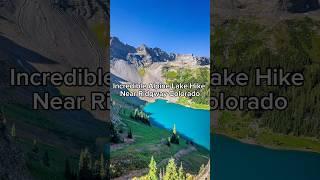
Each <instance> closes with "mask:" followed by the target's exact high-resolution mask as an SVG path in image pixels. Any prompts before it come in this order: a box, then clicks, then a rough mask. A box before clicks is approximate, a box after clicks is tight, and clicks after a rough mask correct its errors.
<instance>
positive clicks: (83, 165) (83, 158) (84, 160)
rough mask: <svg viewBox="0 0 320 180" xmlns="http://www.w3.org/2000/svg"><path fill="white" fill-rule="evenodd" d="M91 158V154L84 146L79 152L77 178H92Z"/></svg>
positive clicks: (84, 179) (82, 179)
mask: <svg viewBox="0 0 320 180" xmlns="http://www.w3.org/2000/svg"><path fill="white" fill-rule="evenodd" d="M91 170H92V159H91V154H90V152H89V150H88V148H86V149H85V150H84V151H81V153H80V160H79V180H87V179H92V178H93V175H92V171H91Z"/></svg>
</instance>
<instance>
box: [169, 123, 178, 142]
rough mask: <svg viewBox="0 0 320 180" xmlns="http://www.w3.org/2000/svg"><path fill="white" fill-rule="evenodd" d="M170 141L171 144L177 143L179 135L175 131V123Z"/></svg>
mask: <svg viewBox="0 0 320 180" xmlns="http://www.w3.org/2000/svg"><path fill="white" fill-rule="evenodd" d="M170 142H171V143H173V144H179V135H178V133H177V129H176V125H175V124H174V125H173V130H172V136H171V139H170Z"/></svg>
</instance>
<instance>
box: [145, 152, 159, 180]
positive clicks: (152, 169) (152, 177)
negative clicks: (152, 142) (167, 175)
mask: <svg viewBox="0 0 320 180" xmlns="http://www.w3.org/2000/svg"><path fill="white" fill-rule="evenodd" d="M147 179H148V180H158V177H157V163H156V161H155V160H154V158H153V156H152V157H151V160H150V164H149V173H148V175H147Z"/></svg>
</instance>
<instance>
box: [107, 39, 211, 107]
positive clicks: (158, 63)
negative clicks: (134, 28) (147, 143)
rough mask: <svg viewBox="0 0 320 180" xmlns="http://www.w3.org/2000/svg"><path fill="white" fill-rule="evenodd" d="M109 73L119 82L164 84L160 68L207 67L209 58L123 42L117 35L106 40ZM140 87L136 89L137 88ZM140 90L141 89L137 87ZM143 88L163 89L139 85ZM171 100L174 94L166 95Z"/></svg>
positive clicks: (148, 99)
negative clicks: (108, 41)
mask: <svg viewBox="0 0 320 180" xmlns="http://www.w3.org/2000/svg"><path fill="white" fill-rule="evenodd" d="M110 52H111V64H110V66H111V73H112V75H114V76H116V77H119V78H121V79H122V82H120V83H128V84H130V83H142V84H149V83H157V84H165V78H164V77H163V74H162V71H163V68H169V69H179V68H189V69H195V68H200V67H208V66H209V63H210V60H209V58H206V57H198V56H195V55H193V54H175V53H167V52H165V51H163V50H161V49H160V48H150V47H148V46H147V45H141V46H139V47H137V48H134V47H133V46H130V45H128V44H124V43H123V42H121V41H120V40H119V39H118V38H117V37H112V38H111V40H110ZM137 90H140V89H137ZM141 90H142V89H141ZM143 90H145V91H153V92H155V91H156V92H164V91H168V90H167V89H163V90H159V89H143ZM139 98H140V99H142V100H145V101H148V102H153V101H154V100H155V99H156V98H150V97H139ZM166 100H170V101H172V102H175V101H177V98H171V97H166Z"/></svg>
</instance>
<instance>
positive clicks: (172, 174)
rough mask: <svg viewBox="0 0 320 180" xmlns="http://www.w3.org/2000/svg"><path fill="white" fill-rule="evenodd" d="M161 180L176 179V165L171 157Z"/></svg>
mask: <svg viewBox="0 0 320 180" xmlns="http://www.w3.org/2000/svg"><path fill="white" fill-rule="evenodd" d="M163 180H178V173H177V166H176V163H175V162H174V159H173V158H171V159H170V160H169V162H168V165H167V167H166V173H165V176H164V177H163Z"/></svg>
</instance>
